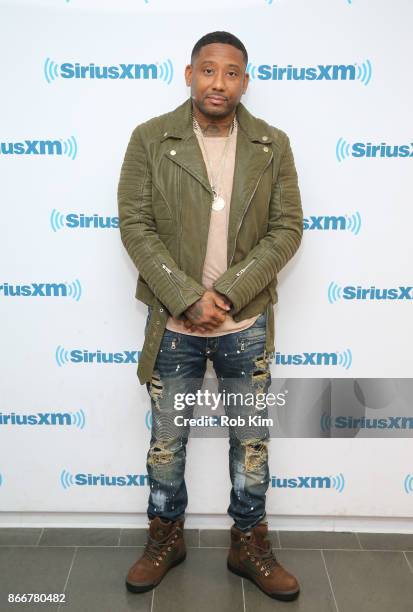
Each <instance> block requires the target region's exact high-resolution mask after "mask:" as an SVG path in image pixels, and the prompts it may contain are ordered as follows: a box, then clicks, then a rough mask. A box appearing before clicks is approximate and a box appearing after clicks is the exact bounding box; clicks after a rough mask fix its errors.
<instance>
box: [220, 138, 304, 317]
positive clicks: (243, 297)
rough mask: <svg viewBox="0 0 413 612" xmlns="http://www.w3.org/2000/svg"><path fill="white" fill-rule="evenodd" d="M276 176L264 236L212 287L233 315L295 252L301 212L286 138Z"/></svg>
mask: <svg viewBox="0 0 413 612" xmlns="http://www.w3.org/2000/svg"><path fill="white" fill-rule="evenodd" d="M282 135H283V137H284V145H283V146H282V150H281V159H280V167H279V172H278V176H277V177H276V180H275V181H274V182H273V185H272V191H271V200H270V205H269V219H268V230H267V233H266V235H265V236H264V237H263V238H262V239H261V240H260V241H259V242H258V244H257V245H256V246H255V247H254V248H253V249H252V250H251V251H250V252H249V253H248V256H247V257H245V259H243V260H242V261H240V262H238V263H237V264H235V265H233V266H231V267H230V268H228V270H226V272H224V274H222V275H221V276H220V277H219V278H218V279H217V280H216V281H215V282H214V284H213V286H214V288H215V289H216V291H219V292H220V293H223V294H224V295H225V296H226V297H227V298H228V299H229V300H230V301H231V302H232V305H233V308H232V309H231V311H230V314H231V315H236V314H237V313H238V312H239V311H240V310H241V309H242V308H244V306H246V305H247V304H249V302H251V301H252V300H253V299H254V297H255V296H256V295H258V294H259V293H260V292H261V291H262V290H263V289H264V288H265V287H266V286H267V285H268V284H269V283H270V282H271V281H272V280H273V279H274V278H276V276H277V274H278V272H279V271H280V270H281V268H283V267H284V266H285V264H286V263H287V262H288V261H289V260H290V259H291V257H292V256H293V255H294V253H295V252H296V251H297V249H298V247H299V245H300V242H301V238H302V234H303V211H302V208H301V197H300V190H299V187H298V179H297V172H296V169H295V164H294V158H293V154H292V151H291V146H290V141H289V138H288V136H287V135H286V134H285V133H284V132H282Z"/></svg>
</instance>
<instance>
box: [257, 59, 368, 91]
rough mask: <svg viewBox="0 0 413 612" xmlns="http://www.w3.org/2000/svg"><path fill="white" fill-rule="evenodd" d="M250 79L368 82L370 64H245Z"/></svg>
mask: <svg viewBox="0 0 413 612" xmlns="http://www.w3.org/2000/svg"><path fill="white" fill-rule="evenodd" d="M247 72H248V74H249V75H250V78H251V79H257V80H259V81H360V82H361V83H363V84H364V85H368V84H369V83H370V80H371V77H372V66H371V62H370V60H366V61H365V62H363V63H362V64H358V63H357V62H356V63H355V64H318V65H317V66H300V67H298V66H293V65H292V64H288V65H287V66H278V65H277V64H272V65H271V64H259V65H256V64H252V63H251V62H249V63H248V65H247Z"/></svg>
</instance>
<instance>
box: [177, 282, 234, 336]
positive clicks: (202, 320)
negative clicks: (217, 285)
mask: <svg viewBox="0 0 413 612" xmlns="http://www.w3.org/2000/svg"><path fill="white" fill-rule="evenodd" d="M230 308H231V302H230V301H229V300H228V299H227V298H226V297H225V296H223V295H221V294H220V293H218V292H217V291H215V290H214V289H211V290H209V289H208V290H207V291H205V293H204V294H203V296H202V297H201V298H199V300H197V301H196V302H195V303H194V304H191V306H190V307H189V308H187V309H186V310H185V312H184V314H185V316H186V320H185V323H184V324H185V327H186V328H187V329H188V330H189V331H191V332H193V331H200V332H206V331H208V332H209V331H213V330H214V329H215V328H216V327H218V326H219V325H221V324H222V323H223V322H224V320H225V317H226V315H227V311H228V310H230Z"/></svg>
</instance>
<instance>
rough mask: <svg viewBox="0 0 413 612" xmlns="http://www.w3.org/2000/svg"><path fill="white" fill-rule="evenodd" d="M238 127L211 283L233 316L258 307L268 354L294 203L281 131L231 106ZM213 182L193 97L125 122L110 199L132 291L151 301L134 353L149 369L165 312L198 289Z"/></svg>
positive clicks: (297, 230) (291, 247)
mask: <svg viewBox="0 0 413 612" xmlns="http://www.w3.org/2000/svg"><path fill="white" fill-rule="evenodd" d="M236 112H237V119H238V126H239V127H238V136H237V146H236V158H235V171H234V183H233V189H232V197H231V203H230V213H229V229H228V254H227V263H228V269H227V270H226V272H225V273H224V274H222V276H220V277H219V278H218V279H217V280H216V281H215V282H214V284H213V286H214V288H215V289H216V291H219V292H220V293H222V294H224V295H226V296H227V297H228V299H229V300H230V301H231V303H232V305H233V306H232V308H231V310H230V311H229V313H230V314H231V315H232V317H233V318H234V320H235V321H242V320H243V319H246V318H248V317H252V316H254V315H258V314H260V313H262V312H264V311H265V310H267V331H266V347H265V350H266V352H267V354H271V353H273V352H274V350H275V348H274V309H273V304H275V303H276V302H277V299H278V298H277V291H276V285H277V273H278V271H279V270H281V268H282V267H283V266H284V265H285V264H286V263H287V261H288V260H289V259H290V258H291V257H292V256H293V255H294V253H295V252H296V251H297V249H298V247H299V244H300V242H301V238H302V231H303V213H302V208H301V199H300V192H299V188H298V182H297V173H296V169H295V165H294V158H293V155H292V152H291V148H290V143H289V139H288V137H287V135H286V134H285V133H284V132H282V131H281V130H278V129H277V128H274V127H272V126H270V125H269V124H268V123H266V122H265V121H263V120H261V119H257V118H256V117H254V116H253V115H252V114H251V113H249V112H248V111H247V109H246V108H245V106H244V105H243V104H241V103H239V104H238V106H237V111H236ZM211 202H212V190H211V186H210V184H209V181H208V175H207V171H206V168H205V164H204V160H203V157H202V152H201V149H200V147H199V144H198V140H197V138H196V136H195V133H194V131H193V126H192V100H191V98H188V99H187V100H186V101H185V102H184V103H183V104H181V105H180V106H178V108H176V109H175V110H174V111H172V112H170V113H166V114H164V115H160V116H159V117H154V118H153V119H150V120H149V121H146V122H145V123H142V124H141V125H138V126H137V127H136V128H135V129H134V131H133V132H132V135H131V138H130V141H129V145H128V147H127V150H126V154H125V158H124V161H123V165H122V169H121V174H120V180H119V186H118V205H119V222H120V232H121V238H122V242H123V244H124V246H125V248H126V250H127V252H128V253H129V255H130V257H131V258H132V261H133V262H134V264H135V266H136V268H137V269H138V270H139V278H138V284H137V289H136V298H137V299H138V300H140V301H142V302H144V303H145V304H148V305H150V306H153V309H152V314H151V317H150V320H149V324H148V327H147V330H146V335H145V342H144V345H143V348H142V352H141V353H140V357H139V363H138V372H137V373H138V377H139V381H140V383H141V384H144V383H146V382H149V381H150V380H151V378H152V372H153V369H154V364H155V361H156V357H157V354H158V351H159V347H160V343H161V340H162V336H163V333H164V330H165V326H166V321H167V319H168V316H169V315H170V314H171V315H173V316H174V317H178V318H183V316H184V315H183V313H184V311H185V310H186V309H187V308H188V307H189V306H190V305H191V304H193V303H194V302H196V301H197V300H198V299H199V298H200V297H201V295H202V294H203V293H204V292H205V288H204V287H203V286H202V284H201V282H202V271H203V264H204V259H205V253H206V247H207V239H208V230H209V220H210V214H211Z"/></svg>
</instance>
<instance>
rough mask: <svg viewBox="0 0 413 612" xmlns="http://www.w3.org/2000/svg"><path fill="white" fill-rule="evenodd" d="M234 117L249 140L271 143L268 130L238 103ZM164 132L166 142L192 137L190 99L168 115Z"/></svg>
mask: <svg viewBox="0 0 413 612" xmlns="http://www.w3.org/2000/svg"><path fill="white" fill-rule="evenodd" d="M236 115H237V120H238V126H239V128H240V129H241V130H242V131H243V132H244V133H245V135H246V136H247V138H249V140H251V141H252V142H261V143H263V144H268V143H270V142H272V138H271V134H270V133H269V131H268V129H265V124H264V122H263V121H261V120H260V119H257V118H256V117H254V115H252V114H251V113H250V112H249V111H248V110H247V109H246V108H245V106H244V105H243V104H242V103H241V102H239V103H238V106H237V109H236ZM165 130H166V131H165V133H164V135H163V137H162V140H166V138H182V139H187V138H190V137H191V136H192V135H193V127H192V98H188V99H187V100H185V102H184V103H183V104H181V105H180V106H178V107H177V108H176V109H175V110H174V111H172V112H171V113H169V114H168V116H167V119H166V122H165Z"/></svg>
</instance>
